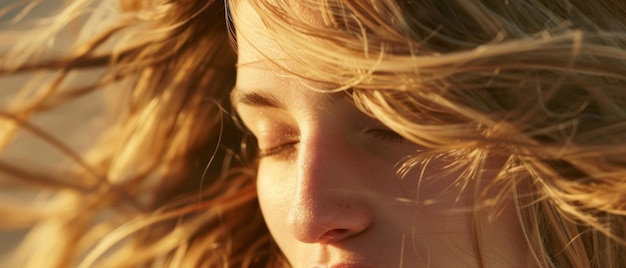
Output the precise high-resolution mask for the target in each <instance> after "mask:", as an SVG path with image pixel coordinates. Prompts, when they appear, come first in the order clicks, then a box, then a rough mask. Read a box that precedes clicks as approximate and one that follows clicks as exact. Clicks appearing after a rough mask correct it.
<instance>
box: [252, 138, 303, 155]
mask: <svg viewBox="0 0 626 268" xmlns="http://www.w3.org/2000/svg"><path fill="white" fill-rule="evenodd" d="M298 143H300V142H299V141H293V142H288V143H285V144H281V145H278V146H276V147H272V148H268V149H259V153H258V155H257V157H258V158H259V159H261V158H265V157H269V156H280V155H285V154H286V153H288V151H287V150H289V149H293V148H294V146H296V145H297V144H298Z"/></svg>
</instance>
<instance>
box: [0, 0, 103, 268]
mask: <svg viewBox="0 0 626 268" xmlns="http://www.w3.org/2000/svg"><path fill="white" fill-rule="evenodd" d="M18 2H21V3H24V4H25V5H21V6H22V7H23V6H28V4H30V3H33V2H40V1H37V0H0V11H2V10H6V8H9V7H11V6H12V5H15V4H16V3H18ZM63 2H64V0H43V1H41V3H40V4H39V5H38V6H37V7H36V8H34V9H32V10H31V11H30V12H29V13H28V15H27V16H26V17H25V18H24V19H23V21H26V22H27V21H30V20H32V19H36V18H43V17H46V16H50V15H52V14H54V13H56V12H57V11H58V10H59V9H60V8H61V7H62V4H63ZM0 14H2V13H0ZM20 16H22V14H21V13H20V11H19V10H14V11H10V12H6V13H5V14H4V15H2V16H0V30H15V29H24V28H28V27H29V26H28V24H27V23H22V22H20V23H17V24H16V23H15V22H14V21H13V20H14V19H15V18H18V17H20ZM67 43H68V40H64V39H62V38H61V39H58V40H55V46H54V47H64V46H65V45H66V44H67ZM0 53H2V54H4V53H5V51H0ZM1 59H2V58H0V60H1ZM97 75H98V71H94V72H90V73H81V74H79V75H77V76H76V77H74V81H73V83H81V81H84V80H91V79H93V78H94V77H97ZM31 79H32V76H29V75H28V74H26V75H18V76H14V77H2V76H0V109H3V110H4V109H6V107H7V105H9V104H10V102H11V100H12V99H13V98H14V96H15V94H16V93H17V92H18V91H19V90H20V89H21V87H22V86H23V85H24V84H25V83H27V82H29V81H30V80H31ZM31 82H32V81H31ZM31 122H32V123H33V124H34V125H36V126H37V127H39V128H42V129H44V130H46V131H48V133H50V134H51V135H52V136H54V137H55V138H58V139H60V140H62V141H63V142H64V143H65V144H67V145H69V146H70V147H71V148H73V149H74V150H76V151H79V152H82V151H85V148H87V147H88V146H89V145H90V144H91V143H93V142H94V138H95V136H96V135H95V133H98V132H99V131H100V130H101V129H102V128H103V125H104V120H103V101H102V95H101V93H99V92H96V93H92V94H89V95H87V96H85V97H82V98H81V99H79V100H77V101H72V102H70V103H67V104H66V105H62V107H61V108H58V109H54V110H51V111H49V112H46V113H44V114H42V115H38V116H36V117H34V118H32V120H31ZM0 159H2V160H3V161H8V162H11V163H21V164H22V165H24V164H26V165H27V166H28V167H30V166H32V167H33V168H41V169H49V168H50V169H54V168H55V167H58V166H63V165H67V164H68V163H66V162H67V160H66V159H65V158H64V157H63V156H62V155H61V154H59V153H58V152H56V151H55V150H53V149H52V148H51V147H50V146H48V145H47V144H46V143H44V142H42V141H40V140H38V139H36V138H34V137H33V136H32V135H30V134H28V133H20V135H19V136H18V138H17V139H16V140H15V141H14V142H13V143H12V144H11V145H10V146H9V147H7V148H6V149H5V150H0ZM0 176H2V175H0ZM1 181H3V180H0V190H1V191H4V192H5V193H6V192H9V193H10V194H11V195H12V196H14V197H16V198H18V199H21V198H33V196H32V194H30V195H31V196H29V195H28V194H25V193H23V192H20V191H18V190H17V188H14V187H12V186H11V185H7V184H6V183H1ZM3 194H4V193H3ZM0 221H1V219H0ZM25 233H26V230H14V231H10V232H5V233H1V234H0V267H6V266H5V265H3V263H5V261H6V255H7V254H8V252H10V251H11V250H12V249H13V248H14V247H15V245H16V243H17V242H18V241H19V240H20V239H21V237H23V235H24V234H25Z"/></svg>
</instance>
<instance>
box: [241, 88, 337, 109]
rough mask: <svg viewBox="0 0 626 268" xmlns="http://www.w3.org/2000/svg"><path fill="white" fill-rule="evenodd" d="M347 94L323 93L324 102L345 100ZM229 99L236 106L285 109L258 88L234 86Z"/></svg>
mask: <svg viewBox="0 0 626 268" xmlns="http://www.w3.org/2000/svg"><path fill="white" fill-rule="evenodd" d="M347 96H348V95H346V94H339V93H331V94H325V96H324V97H325V98H324V102H326V103H329V104H330V103H334V102H336V101H340V100H346V99H348V98H347ZM230 99H231V103H232V104H233V106H237V104H245V105H250V106H259V107H271V108H279V109H285V105H284V103H283V102H281V101H280V100H279V99H277V98H276V97H275V96H274V95H272V94H271V93H268V92H263V91H260V90H247V89H246V90H244V89H241V88H237V87H235V88H233V90H232V91H231V94H230Z"/></svg>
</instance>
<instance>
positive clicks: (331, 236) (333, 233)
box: [319, 229, 350, 242]
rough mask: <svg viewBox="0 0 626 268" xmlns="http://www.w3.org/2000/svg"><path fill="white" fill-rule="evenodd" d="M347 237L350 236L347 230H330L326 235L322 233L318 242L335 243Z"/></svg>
mask: <svg viewBox="0 0 626 268" xmlns="http://www.w3.org/2000/svg"><path fill="white" fill-rule="evenodd" d="M347 236H350V230H348V229H333V230H330V231H328V232H326V233H324V234H323V235H322V236H320V239H319V240H320V242H330V241H337V240H341V239H344V238H346V237H347Z"/></svg>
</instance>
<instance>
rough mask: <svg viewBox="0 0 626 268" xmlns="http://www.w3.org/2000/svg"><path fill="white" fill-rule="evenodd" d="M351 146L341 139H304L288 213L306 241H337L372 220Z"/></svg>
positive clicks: (298, 234)
mask: <svg viewBox="0 0 626 268" xmlns="http://www.w3.org/2000/svg"><path fill="white" fill-rule="evenodd" d="M355 154H356V152H355V150H354V149H353V148H351V145H350V144H348V143H346V142H341V141H340V140H339V139H333V138H324V139H315V138H313V139H308V140H306V141H304V140H301V141H300V145H299V150H298V157H297V160H296V161H297V164H296V167H297V171H296V174H297V175H296V176H297V177H296V181H297V185H296V187H295V193H294V194H295V195H294V198H293V200H291V204H290V208H289V212H288V215H287V226H288V228H289V229H290V232H291V233H292V234H293V236H294V237H295V238H296V239H298V240H300V241H302V242H305V243H334V242H339V241H341V240H344V239H346V238H349V237H352V236H355V235H358V234H359V233H361V232H363V231H364V230H366V229H367V228H368V226H369V225H370V223H371V221H372V215H371V211H370V210H369V208H368V207H367V205H366V203H365V202H366V200H365V199H364V198H365V194H364V193H366V192H367V191H365V190H364V189H363V185H362V184H360V183H359V179H362V178H360V177H361V176H362V175H361V173H362V172H361V171H360V170H362V165H360V164H359V161H358V157H355V156H356V155H355Z"/></svg>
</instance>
